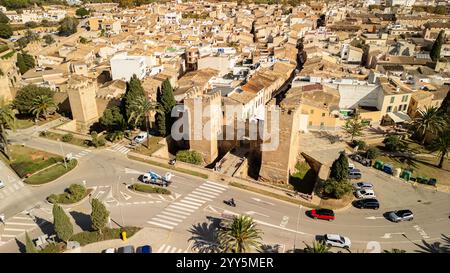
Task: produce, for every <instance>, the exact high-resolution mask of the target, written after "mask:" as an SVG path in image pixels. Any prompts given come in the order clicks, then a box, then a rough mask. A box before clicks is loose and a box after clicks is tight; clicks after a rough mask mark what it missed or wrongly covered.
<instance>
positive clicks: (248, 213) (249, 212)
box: [245, 211, 269, 217]
mask: <svg viewBox="0 0 450 273" xmlns="http://www.w3.org/2000/svg"><path fill="white" fill-rule="evenodd" d="M245 214H247V215H254V214H256V215H261V216H264V217H269V215H265V214H262V213H259V212H256V211H247V212H246V213H245Z"/></svg>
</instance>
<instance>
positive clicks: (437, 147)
mask: <svg viewBox="0 0 450 273" xmlns="http://www.w3.org/2000/svg"><path fill="white" fill-rule="evenodd" d="M449 134H450V131H447V132H443V133H440V134H439V136H438V138H436V139H435V140H434V141H433V142H432V143H431V145H430V150H431V151H432V152H437V156H438V157H439V164H438V167H439V168H440V169H442V166H443V165H444V159H445V158H446V157H448V150H449V149H450V135H449Z"/></svg>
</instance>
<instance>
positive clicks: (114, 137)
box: [106, 131, 124, 142]
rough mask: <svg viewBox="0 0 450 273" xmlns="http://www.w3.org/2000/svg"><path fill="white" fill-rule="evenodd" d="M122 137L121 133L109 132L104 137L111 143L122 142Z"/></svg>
mask: <svg viewBox="0 0 450 273" xmlns="http://www.w3.org/2000/svg"><path fill="white" fill-rule="evenodd" d="M123 137H124V133H123V132H122V131H114V132H109V133H108V134H107V135H106V139H108V140H109V141H111V142H114V141H118V140H122V139H123Z"/></svg>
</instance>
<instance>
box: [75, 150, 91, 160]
mask: <svg viewBox="0 0 450 273" xmlns="http://www.w3.org/2000/svg"><path fill="white" fill-rule="evenodd" d="M91 152H92V151H91V150H89V149H85V150H83V151H81V152H79V153H77V154H76V155H74V156H73V157H74V158H76V159H80V158H82V157H83V156H86V155H88V154H89V153H91Z"/></svg>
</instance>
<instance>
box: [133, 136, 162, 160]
mask: <svg viewBox="0 0 450 273" xmlns="http://www.w3.org/2000/svg"><path fill="white" fill-rule="evenodd" d="M161 139H162V137H159V136H152V137H150V140H149V143H148V148H147V141H144V142H143V143H142V144H141V145H139V147H137V148H136V149H134V152H136V153H139V154H143V155H148V156H151V155H152V154H153V153H154V152H156V151H157V150H158V149H159V148H161V147H162V146H163V145H162V144H158V142H160V141H161Z"/></svg>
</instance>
